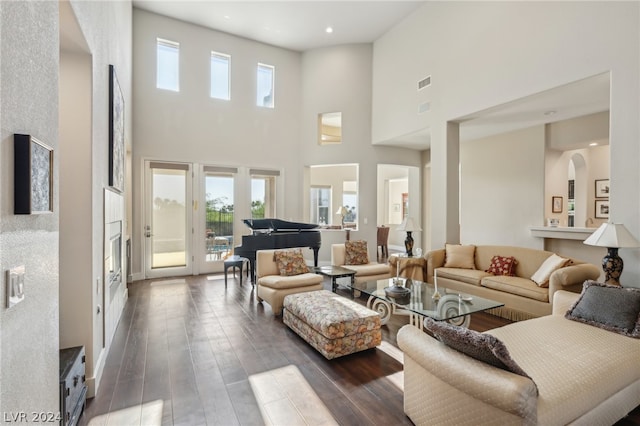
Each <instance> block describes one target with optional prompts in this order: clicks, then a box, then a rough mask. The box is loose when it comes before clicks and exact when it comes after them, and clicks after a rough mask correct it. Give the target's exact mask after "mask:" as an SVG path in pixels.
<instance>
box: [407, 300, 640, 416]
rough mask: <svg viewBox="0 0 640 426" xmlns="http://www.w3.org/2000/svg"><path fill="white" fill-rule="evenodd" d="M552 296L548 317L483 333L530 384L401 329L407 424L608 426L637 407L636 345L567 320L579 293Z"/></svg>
mask: <svg viewBox="0 0 640 426" xmlns="http://www.w3.org/2000/svg"><path fill="white" fill-rule="evenodd" d="M554 296H555V297H554V299H555V300H554V303H553V315H548V316H544V317H540V318H535V319H531V320H527V321H521V322H516V323H512V324H509V325H506V326H504V327H500V328H496V329H493V330H490V331H487V332H486V333H487V334H490V335H493V336H495V337H497V338H498V339H500V340H501V341H502V342H503V343H504V344H505V346H506V347H507V349H508V351H509V354H510V356H511V358H512V359H513V360H515V362H516V363H517V364H518V365H519V366H520V367H521V368H522V369H523V370H524V372H525V373H526V374H527V375H528V376H529V377H530V378H527V377H523V376H522V375H517V374H514V373H512V372H510V371H506V370H503V369H500V368H497V367H494V366H492V365H489V364H486V363H484V362H482V361H479V360H477V359H474V358H471V357H470V356H467V355H465V354H463V353H462V352H458V351H457V350H455V349H452V348H451V347H449V346H446V345H445V344H444V343H442V342H440V341H439V340H437V339H435V338H433V337H431V336H430V335H429V334H426V333H424V332H423V331H420V330H419V329H418V328H416V327H414V326H410V325H407V326H404V327H403V328H402V329H401V330H400V331H399V332H398V346H399V347H400V349H402V350H403V352H404V411H405V413H406V414H407V416H409V418H410V419H411V420H412V421H413V423H414V424H416V425H418V426H420V425H440V424H450V425H474V426H475V425H480V424H482V425H485V424H493V425H545V426H553V425H567V424H571V425H612V424H614V423H615V422H616V421H618V420H619V419H621V418H623V417H624V416H625V415H626V414H627V413H629V412H630V411H631V410H633V409H634V408H635V407H636V406H638V405H639V404H640V355H639V354H640V339H638V338H632V337H628V336H624V335H621V334H616V333H614V332H612V331H608V330H604V329H602V328H598V327H595V326H593V325H588V324H584V323H582V322H577V321H573V320H569V319H566V318H565V317H564V314H565V312H567V309H568V308H569V307H570V306H571V304H572V303H573V302H574V301H575V300H576V299H577V298H578V297H579V295H578V294H575V293H570V292H566V291H557V292H555V294H554ZM637 328H638V326H636V329H637ZM483 334H485V333H483Z"/></svg>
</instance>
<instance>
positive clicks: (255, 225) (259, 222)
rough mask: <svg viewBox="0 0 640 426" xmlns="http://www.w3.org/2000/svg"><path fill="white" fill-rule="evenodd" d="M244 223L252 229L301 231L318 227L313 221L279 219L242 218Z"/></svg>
mask: <svg viewBox="0 0 640 426" xmlns="http://www.w3.org/2000/svg"><path fill="white" fill-rule="evenodd" d="M242 221H243V222H244V224H245V225H247V226H248V227H249V228H251V229H253V230H254V231H257V230H271V231H275V232H278V231H301V230H307V229H315V228H317V227H318V225H317V224H315V223H300V222H288V221H286V220H281V219H242Z"/></svg>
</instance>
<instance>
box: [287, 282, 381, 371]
mask: <svg viewBox="0 0 640 426" xmlns="http://www.w3.org/2000/svg"><path fill="white" fill-rule="evenodd" d="M282 320H283V322H284V323H285V324H286V325H288V326H289V328H290V329H292V330H293V331H295V332H296V333H297V334H298V335H299V336H300V337H302V338H303V339H304V340H306V341H307V342H308V343H309V344H310V345H311V346H313V347H314V348H315V349H317V350H318V352H320V353H321V354H322V355H324V356H325V358H327V359H332V358H337V357H340V356H344V355H349V354H351V353H354V352H359V351H364V350H366V349H370V348H374V347H376V346H378V345H379V344H380V343H381V341H382V333H381V332H380V315H379V314H378V313H377V312H375V311H372V310H371V309H368V308H366V307H365V306H362V305H359V304H358V303H356V302H354V301H352V300H349V299H346V298H344V297H342V296H339V295H337V294H335V293H332V292H330V291H327V290H317V291H309V292H305V293H296V294H290V295H288V296H286V297H285V298H284V311H283V314H282Z"/></svg>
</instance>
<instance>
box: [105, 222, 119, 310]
mask: <svg viewBox="0 0 640 426" xmlns="http://www.w3.org/2000/svg"><path fill="white" fill-rule="evenodd" d="M105 243H106V247H105V259H104V270H105V280H106V283H105V284H106V285H107V288H108V289H109V295H110V299H109V300H111V299H113V296H114V295H115V294H116V292H117V290H118V286H119V285H120V283H121V282H122V221H120V220H118V221H115V222H110V223H107V224H106V226H105Z"/></svg>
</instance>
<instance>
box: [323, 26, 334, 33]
mask: <svg viewBox="0 0 640 426" xmlns="http://www.w3.org/2000/svg"><path fill="white" fill-rule="evenodd" d="M324 31H325V32H326V33H327V34H331V33H332V32H333V27H327V28H325V30H324Z"/></svg>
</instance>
